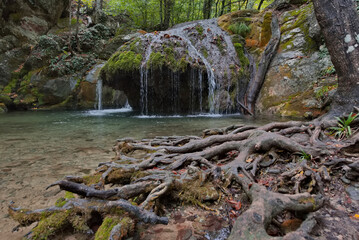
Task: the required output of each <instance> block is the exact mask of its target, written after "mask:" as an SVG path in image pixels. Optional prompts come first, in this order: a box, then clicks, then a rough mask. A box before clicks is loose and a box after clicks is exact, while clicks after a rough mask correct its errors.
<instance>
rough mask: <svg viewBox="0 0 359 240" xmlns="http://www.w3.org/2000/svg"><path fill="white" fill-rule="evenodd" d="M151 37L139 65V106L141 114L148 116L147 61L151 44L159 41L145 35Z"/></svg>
mask: <svg viewBox="0 0 359 240" xmlns="http://www.w3.org/2000/svg"><path fill="white" fill-rule="evenodd" d="M147 35H149V36H150V37H152V40H151V43H150V44H149V45H148V47H147V49H146V53H145V60H144V61H143V62H142V64H141V69H140V78H141V79H140V84H141V86H140V105H141V114H142V115H148V70H149V68H148V67H147V63H148V60H149V59H150V56H151V53H152V46H153V44H154V43H155V42H156V41H157V40H158V39H159V36H157V35H152V34H147Z"/></svg>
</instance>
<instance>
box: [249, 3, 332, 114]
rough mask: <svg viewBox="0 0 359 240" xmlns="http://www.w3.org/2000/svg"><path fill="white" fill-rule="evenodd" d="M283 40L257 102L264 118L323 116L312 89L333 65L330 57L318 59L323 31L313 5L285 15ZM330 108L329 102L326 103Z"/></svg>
mask: <svg viewBox="0 0 359 240" xmlns="http://www.w3.org/2000/svg"><path fill="white" fill-rule="evenodd" d="M280 21H281V25H282V27H281V33H282V38H281V42H280V46H279V51H278V53H277V54H276V56H275V57H274V59H273V60H272V63H271V65H270V68H269V70H268V72H267V75H266V79H265V81H264V84H263V87H262V89H261V92H260V95H259V97H258V100H257V105H256V107H257V111H258V112H259V113H262V114H275V115H280V116H292V117H303V116H304V115H305V113H307V112H312V113H313V116H310V117H317V116H318V115H319V113H322V112H323V109H324V108H323V102H320V101H318V99H316V96H315V93H314V92H313V85H314V84H316V83H317V81H318V78H320V77H321V75H322V72H323V71H324V70H325V69H327V68H328V67H329V65H331V61H330V57H329V55H319V52H320V49H319V46H320V45H321V39H320V28H319V26H318V23H317V21H316V18H315V14H314V10H313V6H312V4H308V5H303V6H301V7H300V8H299V9H295V10H290V11H288V12H286V13H284V14H282V16H281V18H280ZM326 104H327V102H326Z"/></svg>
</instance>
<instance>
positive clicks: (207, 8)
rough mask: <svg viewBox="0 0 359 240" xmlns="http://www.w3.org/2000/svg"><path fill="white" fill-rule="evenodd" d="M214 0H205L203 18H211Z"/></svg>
mask: <svg viewBox="0 0 359 240" xmlns="http://www.w3.org/2000/svg"><path fill="white" fill-rule="evenodd" d="M212 4H213V0H204V3H203V18H204V19H209V18H211V13H212Z"/></svg>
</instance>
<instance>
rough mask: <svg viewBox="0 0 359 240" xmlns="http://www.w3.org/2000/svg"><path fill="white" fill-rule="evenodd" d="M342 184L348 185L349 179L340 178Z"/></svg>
mask: <svg viewBox="0 0 359 240" xmlns="http://www.w3.org/2000/svg"><path fill="white" fill-rule="evenodd" d="M340 179H341V180H342V181H343V182H344V183H346V184H350V180H349V179H347V178H346V177H344V176H343V177H341V178H340Z"/></svg>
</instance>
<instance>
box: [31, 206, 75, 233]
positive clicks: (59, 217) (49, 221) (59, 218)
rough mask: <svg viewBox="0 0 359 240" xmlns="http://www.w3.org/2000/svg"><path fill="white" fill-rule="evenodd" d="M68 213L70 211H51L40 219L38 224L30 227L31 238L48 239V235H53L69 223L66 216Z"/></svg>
mask: <svg viewBox="0 0 359 240" xmlns="http://www.w3.org/2000/svg"><path fill="white" fill-rule="evenodd" d="M69 215H70V211H69V210H67V211H65V212H58V213H53V214H52V215H50V216H49V217H47V218H44V219H42V220H41V221H40V222H39V224H38V225H37V226H36V227H35V228H33V229H32V233H33V237H32V239H48V238H49V237H50V236H53V235H55V234H56V233H57V232H58V231H60V230H61V229H64V228H65V227H66V225H69V222H68V220H67V218H68V217H69Z"/></svg>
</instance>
